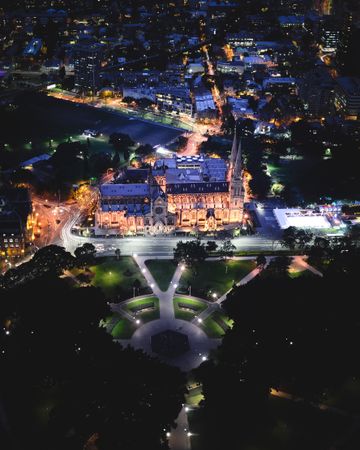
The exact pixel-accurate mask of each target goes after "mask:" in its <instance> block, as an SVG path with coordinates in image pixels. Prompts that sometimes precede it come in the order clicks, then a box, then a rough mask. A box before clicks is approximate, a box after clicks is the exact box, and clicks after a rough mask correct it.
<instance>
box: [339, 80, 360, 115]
mask: <svg viewBox="0 0 360 450" xmlns="http://www.w3.org/2000/svg"><path fill="white" fill-rule="evenodd" d="M334 104H335V108H336V110H337V111H338V112H339V113H340V114H341V115H342V116H343V117H344V118H346V119H348V120H349V119H350V120H357V119H358V117H359V114H360V79H359V78H355V77H339V78H337V79H336V86H335V99H334Z"/></svg>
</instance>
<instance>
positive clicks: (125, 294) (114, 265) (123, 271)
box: [90, 256, 147, 299]
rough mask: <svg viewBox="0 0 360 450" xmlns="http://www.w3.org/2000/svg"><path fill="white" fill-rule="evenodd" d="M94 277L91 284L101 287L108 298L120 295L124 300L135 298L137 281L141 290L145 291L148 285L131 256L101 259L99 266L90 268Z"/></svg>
mask: <svg viewBox="0 0 360 450" xmlns="http://www.w3.org/2000/svg"><path fill="white" fill-rule="evenodd" d="M90 270H91V272H93V273H94V277H93V279H92V281H91V284H92V285H93V286H96V287H100V288H101V289H102V290H103V291H104V293H105V295H106V296H107V297H114V296H117V295H120V297H121V298H122V299H126V298H129V297H132V296H133V283H134V281H135V280H136V279H137V280H139V281H140V283H141V288H140V289H145V288H146V287H147V283H146V280H145V278H144V277H143V275H142V273H141V272H140V271H139V267H138V266H137V264H136V263H135V261H134V260H133V258H132V257H131V256H122V257H120V259H119V260H116V259H115V258H104V259H103V258H101V259H100V258H99V264H97V265H96V266H92V267H90Z"/></svg>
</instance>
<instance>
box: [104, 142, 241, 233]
mask: <svg viewBox="0 0 360 450" xmlns="http://www.w3.org/2000/svg"><path fill="white" fill-rule="evenodd" d="M241 157H242V156H241V143H240V142H238V139H237V136H236V134H235V137H234V141H233V145H232V150H231V155H230V159H229V161H225V160H223V159H220V158H210V157H206V156H204V155H196V156H183V157H181V156H175V157H172V158H161V159H158V160H157V161H155V163H154V165H153V166H152V167H151V168H150V169H127V170H126V171H124V172H123V173H122V174H121V176H120V177H119V178H118V179H117V180H116V182H114V183H109V184H103V185H101V186H100V198H99V204H98V208H97V211H96V215H95V217H96V233H97V234H101V235H103V234H120V235H131V234H133V235H135V234H140V235H146V234H149V235H154V234H170V233H173V232H175V231H176V230H181V231H188V232H189V231H192V230H198V231H204V232H206V231H218V230H224V229H230V228H234V227H236V226H238V225H239V224H241V222H242V217H243V187H242V173H241V172H242V164H241Z"/></svg>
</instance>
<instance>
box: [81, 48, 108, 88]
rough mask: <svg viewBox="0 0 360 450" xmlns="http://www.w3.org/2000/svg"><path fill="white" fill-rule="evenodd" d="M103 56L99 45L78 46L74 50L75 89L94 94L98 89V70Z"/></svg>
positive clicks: (102, 50)
mask: <svg viewBox="0 0 360 450" xmlns="http://www.w3.org/2000/svg"><path fill="white" fill-rule="evenodd" d="M103 56H104V46H103V45H101V44H97V43H95V44H79V45H77V46H76V47H75V49H74V73H75V88H76V89H77V90H78V91H81V92H86V93H90V92H91V93H95V92H97V90H98V89H99V88H100V69H101V63H102V59H103Z"/></svg>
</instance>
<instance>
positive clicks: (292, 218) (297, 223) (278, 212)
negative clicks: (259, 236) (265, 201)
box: [273, 208, 331, 230]
mask: <svg viewBox="0 0 360 450" xmlns="http://www.w3.org/2000/svg"><path fill="white" fill-rule="evenodd" d="M273 212H274V216H275V218H276V220H277V223H278V225H279V227H280V228H281V229H282V230H285V229H286V228H289V227H296V228H330V227H331V225H330V222H329V220H328V219H327V217H326V215H325V214H324V213H322V212H316V211H314V210H312V209H297V208H289V209H274V211H273Z"/></svg>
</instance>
